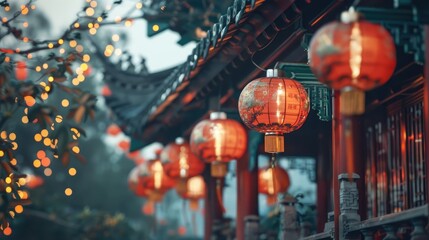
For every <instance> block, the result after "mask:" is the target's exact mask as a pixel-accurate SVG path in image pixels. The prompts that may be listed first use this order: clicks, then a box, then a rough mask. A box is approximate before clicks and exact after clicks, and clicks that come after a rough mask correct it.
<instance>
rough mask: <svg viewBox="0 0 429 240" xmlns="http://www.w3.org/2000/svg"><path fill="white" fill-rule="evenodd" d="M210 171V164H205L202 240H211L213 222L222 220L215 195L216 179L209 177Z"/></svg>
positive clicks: (219, 206) (220, 209)
mask: <svg viewBox="0 0 429 240" xmlns="http://www.w3.org/2000/svg"><path fill="white" fill-rule="evenodd" d="M210 170H211V168H210V164H207V165H206V169H205V171H204V181H205V183H206V189H207V190H206V197H205V201H204V240H211V235H212V230H213V224H214V220H221V219H222V218H223V213H222V208H221V205H220V203H219V201H218V198H217V195H216V181H217V179H216V178H214V177H212V176H211V175H210Z"/></svg>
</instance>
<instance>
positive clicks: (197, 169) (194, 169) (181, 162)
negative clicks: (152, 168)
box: [161, 138, 205, 192]
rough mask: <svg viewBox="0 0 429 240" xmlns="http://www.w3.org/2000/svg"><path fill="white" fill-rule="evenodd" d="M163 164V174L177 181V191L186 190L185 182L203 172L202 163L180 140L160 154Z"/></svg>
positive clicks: (187, 145)
mask: <svg viewBox="0 0 429 240" xmlns="http://www.w3.org/2000/svg"><path fill="white" fill-rule="evenodd" d="M161 160H162V162H164V163H165V164H164V172H165V174H166V175H167V176H169V177H170V178H173V179H175V180H177V188H176V189H177V191H178V192H183V191H185V190H186V180H187V179H188V178H190V177H194V176H197V175H200V174H201V173H202V172H203V171H204V166H205V164H204V162H203V161H201V160H200V159H198V158H197V157H196V156H195V155H194V154H193V153H192V151H191V148H190V146H189V144H188V143H185V142H184V140H183V139H182V138H178V139H176V142H175V143H171V144H168V145H167V146H166V147H165V148H164V150H163V151H162V152H161Z"/></svg>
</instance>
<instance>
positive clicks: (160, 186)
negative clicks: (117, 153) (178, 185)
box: [142, 159, 174, 194]
mask: <svg viewBox="0 0 429 240" xmlns="http://www.w3.org/2000/svg"><path fill="white" fill-rule="evenodd" d="M147 171H148V172H149V175H148V176H146V177H144V178H143V179H142V184H143V187H144V188H147V189H150V190H153V191H154V192H155V193H161V194H164V193H165V192H166V191H168V190H169V189H171V188H172V187H174V181H173V180H172V179H171V178H169V177H168V176H167V175H165V173H164V168H163V166H162V163H161V161H160V160H159V159H156V160H151V161H149V162H148V164H147Z"/></svg>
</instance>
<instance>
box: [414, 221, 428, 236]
mask: <svg viewBox="0 0 429 240" xmlns="http://www.w3.org/2000/svg"><path fill="white" fill-rule="evenodd" d="M411 222H412V223H413V226H414V229H413V232H411V240H426V239H429V234H428V232H427V231H426V229H425V227H426V219H423V218H416V219H413V220H411Z"/></svg>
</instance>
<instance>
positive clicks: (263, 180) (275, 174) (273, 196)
mask: <svg viewBox="0 0 429 240" xmlns="http://www.w3.org/2000/svg"><path fill="white" fill-rule="evenodd" d="M289 186H290V180H289V175H288V173H287V172H286V170H284V169H283V168H281V167H278V166H275V167H272V168H264V169H260V170H259V172H258V191H259V193H262V194H264V195H267V204H268V205H272V204H274V203H276V200H277V194H279V193H284V192H286V191H287V190H288V188H289Z"/></svg>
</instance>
